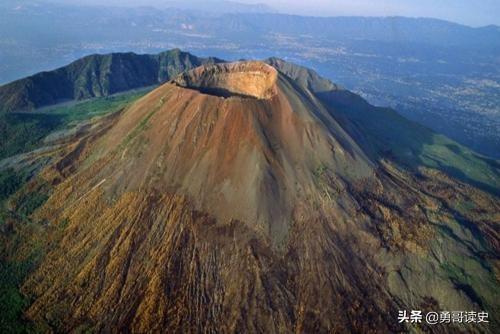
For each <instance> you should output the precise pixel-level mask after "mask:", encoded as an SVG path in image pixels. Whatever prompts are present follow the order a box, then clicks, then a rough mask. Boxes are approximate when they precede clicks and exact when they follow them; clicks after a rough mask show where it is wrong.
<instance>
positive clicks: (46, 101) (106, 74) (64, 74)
mask: <svg viewBox="0 0 500 334" xmlns="http://www.w3.org/2000/svg"><path fill="white" fill-rule="evenodd" d="M214 62H220V60H218V59H216V58H208V59H204V58H198V57H195V56H193V55H191V54H189V53H185V52H182V51H180V50H178V49H174V50H170V51H166V52H162V53H159V54H157V55H137V54H134V53H112V54H108V55H91V56H87V57H84V58H81V59H79V60H77V61H75V62H73V63H71V64H69V65H67V66H64V67H61V68H59V69H56V70H54V71H49V72H41V73H38V74H35V75H33V76H30V77H27V78H24V79H20V80H17V81H14V82H12V83H9V84H6V85H3V86H0V111H3V112H9V111H26V110H32V109H36V108H39V107H43V106H47V105H52V104H56V103H59V102H63V101H68V100H82V99H88V98H92V97H100V96H108V95H111V94H115V93H119V92H123V91H127V90H131V89H134V88H142V87H147V86H153V85H157V84H160V83H162V82H165V81H167V80H169V79H170V78H172V77H173V76H175V75H177V74H179V73H181V72H182V71H185V70H188V69H191V68H195V67H197V66H200V65H202V64H206V63H214Z"/></svg>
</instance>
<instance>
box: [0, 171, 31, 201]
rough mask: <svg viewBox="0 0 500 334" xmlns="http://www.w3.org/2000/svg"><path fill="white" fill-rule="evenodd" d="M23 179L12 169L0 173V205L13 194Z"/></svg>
mask: <svg viewBox="0 0 500 334" xmlns="http://www.w3.org/2000/svg"><path fill="white" fill-rule="evenodd" d="M24 181H25V178H24V177H23V176H22V175H21V174H20V173H18V172H16V171H15V170H14V169H12V168H9V169H6V170H4V171H1V172H0V203H2V201H4V200H5V199H7V198H8V197H9V196H10V195H12V194H13V193H15V192H16V191H17V190H18V189H19V188H20V187H21V185H22V184H23V183H24Z"/></svg>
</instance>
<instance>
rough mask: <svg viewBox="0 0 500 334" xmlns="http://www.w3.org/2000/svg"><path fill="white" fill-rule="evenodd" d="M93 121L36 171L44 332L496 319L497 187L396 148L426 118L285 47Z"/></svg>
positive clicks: (36, 288) (393, 328)
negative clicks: (428, 316) (375, 100)
mask: <svg viewBox="0 0 500 334" xmlns="http://www.w3.org/2000/svg"><path fill="white" fill-rule="evenodd" d="M100 122H101V125H100V126H99V127H96V128H95V130H93V131H92V132H90V134H89V135H88V136H85V137H84V138H79V139H77V140H76V141H75V142H72V143H70V144H68V149H67V152H66V154H65V155H64V156H63V157H62V158H60V160H59V161H58V162H57V163H55V164H53V165H52V166H50V167H48V168H47V169H46V170H45V171H44V172H43V178H44V179H45V180H46V181H47V182H48V183H50V184H52V185H54V189H53V191H52V192H51V194H50V197H49V199H48V200H47V202H46V203H45V204H44V205H43V206H41V207H40V208H39V209H38V210H37V211H36V212H35V213H34V214H33V219H35V220H36V221H39V222H47V223H46V224H47V227H46V228H47V235H48V238H47V240H46V241H45V242H46V243H47V245H48V246H47V249H48V252H47V254H46V256H45V257H44V258H43V260H42V261H41V264H40V265H39V266H38V268H37V269H36V270H35V271H34V272H33V273H32V274H31V275H30V276H29V277H28V279H27V281H26V282H25V283H24V285H23V288H22V290H23V292H24V293H25V294H26V295H28V296H29V297H30V299H31V300H32V301H33V303H32V304H31V306H30V307H29V309H28V310H27V312H26V317H27V318H29V319H30V320H32V321H33V322H35V323H37V324H39V326H40V327H41V328H43V329H45V330H54V329H55V330H57V331H63V332H69V331H76V332H78V331H85V330H91V331H96V332H137V333H145V332H167V333H177V332H178V333H292V332H293V333H342V332H359V333H369V332H374V333H375V332H379V333H389V332H400V331H405V330H408V328H410V327H411V326H417V327H419V328H420V329H421V330H426V331H431V332H453V331H456V330H467V331H468V330H472V331H474V330H481V331H486V332H488V331H491V332H494V328H495V326H496V324H498V319H497V318H496V317H497V316H498V313H497V314H495V313H494V312H493V310H495V309H496V310H498V307H499V304H498V301H499V300H500V298H498V297H499V296H498V273H499V272H500V271H499V262H498V248H499V245H500V243H499V238H498V223H497V222H498V220H499V218H500V217H499V216H498V215H499V212H500V204H499V201H498V197H497V196H496V195H495V194H492V193H491V192H489V191H488V188H487V187H486V186H485V187H481V185H480V182H479V181H478V182H475V183H474V182H468V181H470V180H465V179H463V178H462V179H460V178H458V177H455V176H454V175H453V173H451V172H449V171H450V170H445V169H440V168H438V167H434V168H432V167H429V166H425V165H423V164H421V165H419V166H418V168H417V167H414V166H413V165H412V164H411V163H409V162H408V161H410V162H413V161H414V160H411V159H410V158H408V159H407V160H405V163H403V162H402V160H401V159H400V158H401V157H402V156H406V151H405V153H404V154H401V155H400V154H399V153H398V152H399V151H398V150H399V147H402V148H403V149H406V148H412V149H410V150H409V151H410V153H411V152H413V153H412V154H415V156H416V154H417V150H416V149H414V148H415V147H416V145H420V146H423V145H424V144H423V143H422V142H421V138H422V136H423V135H424V134H427V133H428V132H427V131H428V130H425V129H422V128H420V127H418V126H416V125H414V124H413V123H411V122H408V121H403V120H402V119H401V118H400V117H399V116H397V115H396V114H395V113H394V112H391V111H389V110H386V109H382V108H376V107H373V106H370V105H369V104H368V103H366V102H365V101H364V100H362V99H361V98H360V97H358V96H356V95H355V94H352V93H350V92H348V91H346V90H344V89H343V88H341V87H339V86H337V85H335V84H333V83H331V82H330V81H328V80H325V79H323V78H321V77H319V76H318V75H317V74H316V73H315V72H313V71H311V70H308V69H306V68H303V67H299V66H296V65H293V64H290V63H287V62H284V61H282V60H278V59H269V60H267V61H263V62H261V61H241V62H235V63H220V64H206V65H203V66H201V67H198V68H195V69H193V70H190V71H187V72H184V73H182V74H180V75H179V76H177V77H175V78H174V79H172V80H170V81H168V82H167V83H165V84H163V85H161V86H160V87H158V88H157V89H155V90H153V91H152V92H150V93H148V94H147V95H145V96H144V97H142V98H141V99H139V100H137V101H136V102H134V103H133V104H132V105H130V106H129V107H127V108H126V109H125V110H123V111H122V112H120V113H118V114H116V115H112V116H110V117H105V118H103V119H102V120H101V121H100ZM381 129H382V130H381ZM404 129H407V131H406V132H405V134H404V135H400V134H399V132H398V131H404ZM396 133H398V136H400V137H398V138H400V139H399V140H394V139H393V138H395V137H394V136H396ZM391 136H392V137H391ZM411 136H413V137H411ZM407 142H411V144H408V145H413V146H411V147H410V146H407V144H406V143H407ZM405 145H406V146H405ZM388 148H391V150H389V149H388ZM388 151H390V152H388ZM457 154H458V153H457ZM412 159H415V158H412ZM473 159H476V158H475V156H474V157H472V156H471V157H470V161H471V162H470V163H471V164H474V163H475V162H474V161H476V160H477V161H479V160H478V159H476V160H473ZM477 163H478V164H479V163H484V162H477ZM464 175H465V176H467V175H466V174H464ZM484 175H486V176H484V177H487V174H484ZM492 178H493V180H494V182H498V179H497V177H496V174H493V177H492ZM486 183H487V182H483V183H482V184H483V185H485V184H486ZM490 186H491V183H490ZM471 207H472V208H473V209H470V208H471ZM495 254H496V255H495ZM400 310H424V311H425V310H428V311H439V310H464V311H481V310H486V311H490V312H491V313H490V321H491V323H489V324H481V325H477V324H476V326H477V327H460V326H468V325H465V324H441V325H439V324H438V325H435V326H434V327H431V326H428V325H425V324H410V323H404V322H403V323H399V322H398V319H397V316H398V311H400ZM464 328H465V329H464Z"/></svg>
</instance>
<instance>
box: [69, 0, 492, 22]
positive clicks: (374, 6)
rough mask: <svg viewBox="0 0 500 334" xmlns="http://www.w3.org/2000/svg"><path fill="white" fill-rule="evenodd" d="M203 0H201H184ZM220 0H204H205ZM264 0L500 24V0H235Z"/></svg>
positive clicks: (146, 1) (145, 0)
mask: <svg viewBox="0 0 500 334" xmlns="http://www.w3.org/2000/svg"><path fill="white" fill-rule="evenodd" d="M189 1H200V0H184V2H189ZM210 1H217V0H204V1H203V2H204V3H207V2H210ZM236 1H237V2H240V3H263V4H266V5H269V6H271V7H273V8H275V9H276V10H278V11H279V12H283V13H288V14H299V15H315V16H339V15H361V16H395V15H397V16H409V17H433V18H439V19H444V20H448V21H453V22H457V23H462V24H466V25H470V26H475V27H477V26H485V25H489V24H496V25H500V0H376V1H374V0H236ZM59 2H65V3H78V4H87V3H93V4H99V3H103V1H100V0H59ZM165 2H167V1H162V0H107V1H106V2H105V3H106V4H112V5H124V4H125V5H129V6H130V5H137V6H143V5H153V6H158V5H161V4H162V3H165Z"/></svg>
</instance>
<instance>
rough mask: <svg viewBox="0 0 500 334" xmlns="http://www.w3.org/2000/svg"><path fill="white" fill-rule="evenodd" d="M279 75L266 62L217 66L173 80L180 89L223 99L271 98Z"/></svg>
mask: <svg viewBox="0 0 500 334" xmlns="http://www.w3.org/2000/svg"><path fill="white" fill-rule="evenodd" d="M277 77H278V72H277V71H276V69H275V68H273V67H272V66H269V65H267V64H265V63H263V62H257V61H247V62H236V63H223V64H214V65H210V66H203V67H199V68H196V69H195V70H192V71H189V72H185V73H183V74H181V75H179V76H178V77H177V78H176V79H174V80H173V82H174V84H176V85H177V86H179V87H184V88H188V89H193V90H197V91H199V92H201V93H202V94H207V95H214V96H218V97H221V98H229V97H241V98H254V99H269V98H271V97H272V96H274V95H276V80H277Z"/></svg>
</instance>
